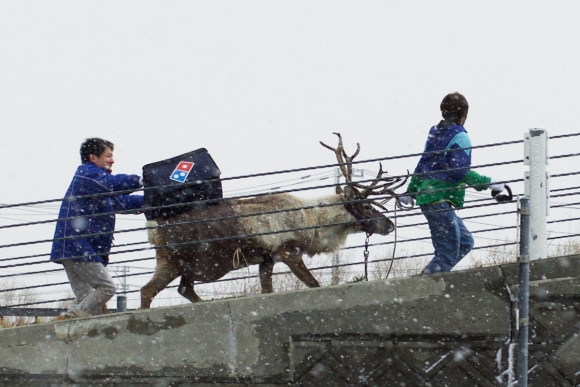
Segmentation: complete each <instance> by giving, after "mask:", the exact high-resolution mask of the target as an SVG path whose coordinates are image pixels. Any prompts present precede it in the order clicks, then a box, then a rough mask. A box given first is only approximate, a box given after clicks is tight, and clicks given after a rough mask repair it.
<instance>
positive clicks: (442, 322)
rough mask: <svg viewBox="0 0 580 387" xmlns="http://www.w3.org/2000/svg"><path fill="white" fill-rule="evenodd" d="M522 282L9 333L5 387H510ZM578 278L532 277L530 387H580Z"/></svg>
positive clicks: (271, 299)
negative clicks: (86, 386)
mask: <svg viewBox="0 0 580 387" xmlns="http://www.w3.org/2000/svg"><path fill="white" fill-rule="evenodd" d="M517 272H518V266H517V265H506V266H497V267H490V268H483V269H477V270H468V271H461V272H453V273H447V274H443V275H432V276H428V277H412V278H405V279H399V280H382V281H373V282H362V283H355V284H346V285H339V286H333V287H326V288H319V289H309V290H304V291H299V292H288V293H277V294H269V295H255V296H249V297H242V298H237V299H228V300H217V301H210V302H203V303H197V304H187V305H182V306H177V307H167V308H157V309H151V310H147V311H136V312H128V313H121V314H115V315H108V316H100V317H93V318H87V319H77V320H69V321H62V322H56V323H45V324H39V325H32V326H26V327H17V328H10V329H4V330H0V384H2V385H7V384H12V385H31V384H34V383H42V384H44V385H46V384H47V383H65V384H66V383H70V384H73V383H77V384H78V383H81V384H82V383H91V385H95V383H103V384H114V383H118V384H123V385H127V384H129V383H142V384H154V385H170V384H171V385H202V384H203V383H208V384H209V383H223V384H224V385H269V386H275V385H280V386H282V385H288V384H299V385H305V386H307V385H313V386H319V385H320V386H322V385H329V386H330V385H332V386H341V385H345V386H347V385H377V386H379V385H387V384H390V383H405V384H406V385H426V384H428V385H433V386H436V385H506V384H507V383H508V382H509V381H513V374H514V373H515V370H514V361H513V360H512V359H511V357H510V356H511V355H513V353H514V352H515V351H514V350H513V345H510V339H511V340H512V341H513V340H516V341H517V337H514V332H513V329H514V327H515V326H516V322H515V313H514V311H515V307H514V305H513V303H512V300H513V299H514V298H513V297H514V295H515V294H517V291H518V287H517V283H518V280H517ZM579 272H580V257H578V256H576V257H566V258H560V259H550V260H545V261H542V262H534V263H533V264H532V274H531V278H530V280H531V284H530V287H531V294H532V297H533V299H532V304H531V316H532V320H533V321H532V322H531V328H530V329H531V333H530V341H531V344H530V352H531V356H530V368H532V366H533V365H537V367H536V368H537V370H538V371H535V372H536V373H533V372H532V373H531V374H530V385H542V386H543V385H549V384H550V383H551V382H552V381H554V382H555V383H559V385H574V384H576V383H579V382H580V379H579V378H580V376H579V370H580V356H579V352H578V351H579V350H578V348H579V347H580V343H579V341H578V332H580V324H579V316H580V314H579V308H578V301H579V297H580V296H579V295H580V283H579ZM510 293H511V299H510ZM534 362H536V363H537V364H535V363H534ZM546 375H548V376H546ZM574 375H575V376H574ZM546 378H549V379H546ZM454 383H460V384H454ZM465 383H467V384H465ZM534 383H536V384H534ZM546 383H548V384H546ZM566 383H568V384H566Z"/></svg>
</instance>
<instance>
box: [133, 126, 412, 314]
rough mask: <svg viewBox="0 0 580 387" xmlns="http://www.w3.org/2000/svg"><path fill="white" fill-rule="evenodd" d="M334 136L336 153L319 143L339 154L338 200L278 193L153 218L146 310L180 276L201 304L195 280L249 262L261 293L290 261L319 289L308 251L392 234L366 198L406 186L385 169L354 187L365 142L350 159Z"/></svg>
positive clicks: (182, 289)
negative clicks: (354, 237) (356, 237)
mask: <svg viewBox="0 0 580 387" xmlns="http://www.w3.org/2000/svg"><path fill="white" fill-rule="evenodd" d="M334 134H336V135H337V136H338V147H337V148H333V147H330V146H328V145H326V144H324V143H323V142H320V143H321V145H322V146H324V147H326V148H328V149H330V150H331V151H333V152H334V153H335V154H336V158H337V160H338V163H339V167H340V170H341V172H342V174H343V175H344V177H345V179H346V185H345V187H344V188H341V187H340V186H337V188H336V194H335V195H330V196H326V197H321V198H316V199H302V198H298V197H296V196H293V195H289V194H286V193H279V194H271V195H264V196H256V197H251V198H244V199H226V200H223V201H220V202H219V203H218V204H216V205H213V206H209V207H206V208H201V209H194V210H191V211H189V212H186V213H183V214H180V215H177V216H174V217H171V218H168V219H159V220H156V221H150V222H149V225H148V228H149V240H150V242H151V243H152V244H153V245H155V246H156V259H157V265H156V268H155V273H154V275H153V278H151V280H150V281H149V282H148V283H147V284H146V285H145V286H143V287H142V288H141V308H142V309H148V308H150V306H151V302H152V300H153V298H154V297H155V296H156V295H157V294H158V293H159V292H160V291H161V290H163V289H164V288H165V287H166V286H167V285H169V283H170V282H171V281H173V280H174V279H176V278H177V277H179V276H181V282H180V284H179V286H178V292H179V293H180V294H181V295H182V296H183V297H185V298H187V299H188V300H190V301H191V302H198V301H201V298H200V297H199V296H198V295H197V294H196V293H195V291H194V281H200V282H212V281H215V280H217V279H219V278H221V277H223V276H224V275H226V274H227V273H229V272H230V271H232V270H236V269H239V268H242V267H246V266H249V265H259V278H260V285H261V288H262V293H272V292H273V288H272V274H273V270H274V265H275V263H277V262H283V263H285V264H286V265H287V266H288V267H289V268H290V270H291V271H292V272H293V273H294V274H295V275H296V276H297V277H298V278H299V279H300V280H301V281H302V282H303V283H304V284H305V285H306V286H308V287H318V286H320V284H319V283H318V281H317V280H316V278H314V276H313V275H312V274H311V273H310V271H309V270H308V268H307V267H306V265H305V264H304V261H303V259H302V257H303V255H304V254H306V255H308V256H315V255H317V254H322V253H334V252H336V251H337V250H338V249H339V248H340V247H341V246H343V245H344V243H345V241H346V238H347V236H348V235H350V234H353V233H359V232H365V233H367V235H371V234H375V233H376V234H380V235H388V234H389V233H391V232H392V231H393V230H394V229H395V226H394V224H393V222H391V220H389V219H388V218H387V217H386V216H385V215H383V213H382V212H381V211H379V210H377V209H376V208H374V206H378V207H380V208H382V209H383V210H384V211H386V209H385V208H384V206H383V205H382V204H380V203H378V202H377V201H372V200H371V199H368V198H369V196H373V195H375V196H376V195H388V197H389V198H391V197H395V196H396V194H395V193H394V189H396V188H398V187H400V186H402V185H403V184H404V183H405V181H402V182H401V180H403V179H401V178H383V177H382V175H383V170H382V165H381V167H380V169H379V172H378V175H377V177H376V178H375V179H374V180H373V181H372V183H371V184H370V185H368V186H365V185H363V184H361V183H357V182H353V181H352V161H353V159H354V158H355V157H356V156H357V155H358V154H359V152H360V145H359V144H358V143H357V150H356V152H355V153H354V154H353V155H352V156H350V157H349V156H348V155H347V154H346V152H345V151H344V147H343V143H342V137H341V135H340V133H334ZM404 180H406V178H405V179H404ZM397 183H398V184H397ZM393 185H396V187H393ZM391 187H393V188H391ZM387 200H388V199H387ZM385 201H386V200H385ZM385 201H383V203H384V202H385Z"/></svg>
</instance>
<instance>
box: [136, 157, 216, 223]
mask: <svg viewBox="0 0 580 387" xmlns="http://www.w3.org/2000/svg"><path fill="white" fill-rule="evenodd" d="M220 174H221V172H220V170H219V168H218V166H217V165H216V163H215V162H214V161H213V159H212V158H211V156H210V155H209V153H208V152H207V150H206V149H205V148H200V149H197V150H194V151H192V152H189V153H185V154H183V155H180V156H176V157H173V158H170V159H167V160H163V161H158V162H156V163H152V164H147V165H145V166H143V186H144V196H145V198H144V199H145V203H144V207H145V217H146V218H147V220H153V219H157V218H170V217H172V216H175V215H179V214H181V213H184V212H187V211H189V210H192V209H194V208H200V207H207V206H209V205H212V204H215V203H216V202H217V201H218V200H219V199H221V198H222V183H221V180H220Z"/></svg>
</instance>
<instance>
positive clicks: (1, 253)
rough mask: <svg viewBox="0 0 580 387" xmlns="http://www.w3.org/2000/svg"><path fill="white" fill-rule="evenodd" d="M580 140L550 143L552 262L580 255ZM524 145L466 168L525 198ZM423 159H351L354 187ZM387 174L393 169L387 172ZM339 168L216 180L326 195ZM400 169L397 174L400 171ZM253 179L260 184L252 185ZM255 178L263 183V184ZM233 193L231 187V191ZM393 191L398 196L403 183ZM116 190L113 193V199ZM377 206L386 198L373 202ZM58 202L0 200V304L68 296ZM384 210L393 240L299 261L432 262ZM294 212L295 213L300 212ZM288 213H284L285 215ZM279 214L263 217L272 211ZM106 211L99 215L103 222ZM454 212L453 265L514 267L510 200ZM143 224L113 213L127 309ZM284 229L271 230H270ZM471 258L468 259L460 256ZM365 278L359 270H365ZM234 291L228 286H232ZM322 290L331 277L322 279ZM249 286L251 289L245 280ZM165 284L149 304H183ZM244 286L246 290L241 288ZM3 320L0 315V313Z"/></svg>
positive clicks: (239, 191) (422, 229) (354, 275)
mask: <svg viewBox="0 0 580 387" xmlns="http://www.w3.org/2000/svg"><path fill="white" fill-rule="evenodd" d="M578 136H580V133H571V134H565V135H560V136H554V137H550V140H549V141H550V153H551V155H550V164H549V165H548V171H549V173H550V177H549V185H550V198H549V207H550V215H549V217H548V225H547V228H548V232H549V236H548V244H549V246H548V247H549V249H548V251H549V254H551V255H552V256H559V255H567V254H571V253H579V252H580V251H579V250H580V247H579V245H580V242H579V238H578V237H580V227H579V226H578V224H580V223H578V220H579V219H580V185H578V182H579V181H580V179H578V174H580V170H578V165H580V163H579V162H578V158H579V157H580V153H569V152H567V151H566V148H567V146H569V141H570V140H569V139H570V138H576V137H578ZM522 148H523V140H515V141H507V142H499V143H493V144H486V145H481V146H475V147H472V149H474V150H476V152H477V156H474V160H475V161H477V160H482V159H484V160H493V162H491V163H486V164H478V165H475V164H474V165H472V167H471V168H472V169H473V170H475V171H478V172H479V173H481V174H483V175H487V176H493V177H495V178H496V179H495V180H498V181H502V182H504V183H506V184H509V185H510V186H511V187H512V190H513V193H514V197H518V196H522V195H524V178H523V175H524V171H525V170H526V166H524V163H523V158H522V157H519V155H522V154H523V149H522ZM421 155H422V153H414V154H406V155H400V156H389V157H383V158H375V159H368V160H362V161H353V162H352V166H353V169H354V171H355V172H356V176H357V178H358V179H359V180H358V181H359V182H361V183H365V182H367V183H368V182H371V181H372V180H373V179H374V178H375V177H376V175H377V172H376V170H373V168H376V165H377V162H380V163H382V164H384V165H389V164H391V163H392V164H397V165H405V167H404V168H401V171H400V172H399V174H398V175H395V176H389V178H405V177H407V176H408V173H407V170H409V169H410V170H412V169H413V168H414V166H415V165H416V162H417V161H418V158H419V157H420V156H421ZM390 169H392V168H390ZM337 170H338V164H327V165H321V166H313V167H309V168H299V169H288V170H279V171H271V172H265V173H256V174H249V175H244V176H234V177H222V178H221V180H222V183H223V184H224V187H225V189H224V192H225V198H224V200H226V199H227V200H235V199H243V198H247V197H251V196H260V195H272V194H273V193H291V194H295V195H298V196H307V197H308V196H324V195H329V194H331V193H332V192H333V191H334V189H335V186H336V185H337V184H339V183H340V178H339V175H340V174H338V173H337ZM403 171H404V172H403ZM258 180H259V181H260V182H259V183H258ZM263 181H266V182H265V183H264V182H263ZM230 187H231V188H230ZM399 191H400V192H397V194H399V195H400V194H403V193H404V187H403V188H401V189H400V190H399ZM118 193H119V192H117V194H118ZM374 199H375V200H376V201H378V202H380V201H381V200H386V199H388V196H387V195H385V196H384V197H377V198H374ZM61 200H62V199H61V198H58V199H48V200H38V201H34V202H28V203H15V204H0V285H1V286H0V307H3V308H4V309H2V310H3V311H4V312H6V308H33V307H35V308H38V307H39V306H40V307H50V308H55V307H58V306H63V305H65V304H66V303H68V302H70V301H71V300H72V294H71V292H70V289H69V288H68V280H67V278H66V274H65V272H64V270H63V268H62V266H61V265H58V264H54V263H51V262H49V252H50V248H51V243H52V241H53V239H52V234H53V232H54V225H55V223H56V221H57V220H58V219H57V216H58V215H57V214H58V208H59V205H60V202H61ZM388 204H389V205H388V206H387V210H388V211H387V213H386V215H387V216H389V217H390V218H391V219H392V220H393V221H395V222H396V226H397V231H396V233H395V234H394V235H393V234H391V235H389V236H384V237H380V236H378V237H374V236H373V237H372V238H371V240H370V243H366V244H363V240H364V235H363V234H361V235H358V236H353V237H349V239H348V241H347V244H346V245H345V246H344V247H343V248H342V249H341V250H340V252H339V254H338V255H337V256H335V257H334V259H330V258H329V257H327V258H328V259H319V258H317V257H312V258H309V259H307V260H306V262H307V265H308V266H309V268H310V270H311V271H312V272H313V274H314V275H315V276H316V277H318V278H319V279H320V277H324V278H327V277H328V278H330V277H331V276H330V274H329V273H333V276H334V277H335V279H336V273H340V277H342V280H343V281H354V280H357V279H360V274H361V272H362V268H363V265H364V264H365V263H364V262H363V248H365V247H366V248H368V250H369V251H370V259H369V260H368V265H369V266H370V270H371V273H372V274H373V276H371V278H369V279H373V278H385V277H387V276H390V277H389V278H392V277H404V276H408V275H413V274H416V273H418V272H419V271H420V270H421V269H422V268H423V266H424V265H425V264H426V262H427V261H428V260H429V259H430V258H431V255H432V246H431V241H430V234H429V230H428V227H427V224H426V221H425V219H424V217H423V216H422V214H421V211H420V209H419V208H417V207H415V208H413V209H411V210H408V211H402V210H401V209H397V207H396V206H395V205H394V201H391V202H389V203H388ZM299 209H300V208H297V209H296V210H299ZM286 211H287V210H286ZM276 212H278V211H273V212H271V213H268V215H274V214H275V213H276ZM107 215H109V214H104V215H103V216H107ZM459 216H460V217H461V218H462V219H463V220H464V222H465V223H466V225H467V227H468V228H469V229H470V230H471V232H472V234H473V237H474V239H475V248H474V251H473V252H472V253H471V254H470V256H468V257H467V258H466V259H464V261H465V262H464V261H462V262H461V263H460V265H459V268H461V267H470V266H477V265H489V264H502V263H507V262H516V260H517V255H518V251H517V244H518V241H517V237H518V217H517V205H516V202H515V201H513V202H509V203H502V204H500V203H498V202H496V201H495V200H493V199H492V198H491V196H490V195H489V191H482V192H478V191H475V190H472V189H468V190H467V194H466V201H465V206H464V208H463V209H461V210H459ZM147 231H148V228H147V226H146V225H145V221H144V219H143V218H141V217H136V216H134V215H132V216H128V215H125V214H122V213H121V214H117V229H116V230H115V232H114V241H115V242H114V246H113V249H112V251H111V254H110V262H111V263H110V265H109V266H108V268H109V270H110V271H111V272H112V275H113V278H116V279H117V280H118V281H119V291H118V292H117V294H118V295H119V294H123V295H126V296H127V299H128V301H129V304H130V305H132V306H134V307H138V306H139V305H138V300H139V290H140V288H141V287H142V286H143V285H144V284H145V283H146V282H147V281H149V279H150V278H151V276H152V274H153V270H154V267H155V248H154V247H153V246H151V245H150V244H149V243H148V241H147ZM287 231H288V230H271V231H270V233H278V232H287ZM468 258H469V259H468ZM276 268H277V271H276V273H275V275H276V276H280V277H282V276H285V275H286V274H288V270H287V268H286V267H284V265H277V266H276ZM365 272H366V267H365ZM256 278H257V271H256V270H254V269H253V268H252V269H249V268H248V269H241V270H237V271H235V272H232V273H230V274H229V275H227V276H226V277H224V278H222V279H220V280H218V281H216V282H215V283H212V284H207V285H206V284H204V285H196V292H198V294H200V295H201V296H202V297H204V296H205V297H206V298H207V297H209V298H212V297H213V298H217V297H229V296H232V295H239V294H243V293H246V292H248V291H249V292H259V286H258V287H256V284H257V283H258V282H257V279H256ZM234 282H235V283H237V284H238V285H230V283H234ZM321 282H322V283H323V284H328V283H329V281H325V280H322V281H321ZM250 283H251V284H252V285H249V284H250ZM175 287H176V285H173V286H169V287H168V290H164V291H163V292H162V293H161V294H160V295H159V296H158V298H156V300H157V299H160V300H161V302H165V303H169V304H176V303H183V302H186V300H185V299H181V298H180V296H179V295H178V294H177V292H175V289H174V288H175ZM248 288H250V289H248ZM168 291H169V292H168ZM0 314H3V313H0Z"/></svg>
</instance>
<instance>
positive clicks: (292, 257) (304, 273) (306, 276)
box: [275, 248, 320, 288]
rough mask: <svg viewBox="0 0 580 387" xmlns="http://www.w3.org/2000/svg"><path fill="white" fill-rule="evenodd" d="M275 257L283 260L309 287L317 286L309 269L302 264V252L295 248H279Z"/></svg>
mask: <svg viewBox="0 0 580 387" xmlns="http://www.w3.org/2000/svg"><path fill="white" fill-rule="evenodd" d="M275 255H276V257H278V258H280V259H281V260H282V262H284V263H285V264H286V265H288V267H289V268H290V270H291V271H292V273H294V274H295V275H296V277H298V278H299V279H300V281H302V282H304V284H305V285H306V286H308V287H309V288H318V287H320V284H319V283H318V281H317V280H316V278H314V276H313V275H312V274H311V273H310V270H308V268H307V267H306V265H305V264H304V261H303V260H302V253H301V252H299V251H297V249H295V248H291V249H288V250H286V249H285V250H281V251H278V252H277V253H276V254H275Z"/></svg>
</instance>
